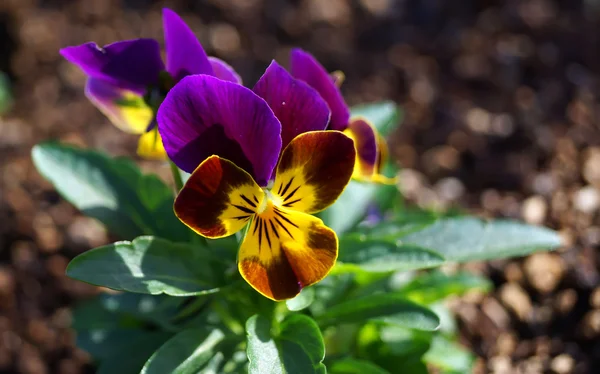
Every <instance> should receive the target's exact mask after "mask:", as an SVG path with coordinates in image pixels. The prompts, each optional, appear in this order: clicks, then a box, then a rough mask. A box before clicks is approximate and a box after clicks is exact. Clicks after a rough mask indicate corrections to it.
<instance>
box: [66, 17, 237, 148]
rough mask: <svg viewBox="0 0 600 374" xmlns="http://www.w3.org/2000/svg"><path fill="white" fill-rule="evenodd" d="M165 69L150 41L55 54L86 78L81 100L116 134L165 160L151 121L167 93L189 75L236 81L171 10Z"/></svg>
mask: <svg viewBox="0 0 600 374" xmlns="http://www.w3.org/2000/svg"><path fill="white" fill-rule="evenodd" d="M163 28H164V33H165V46H166V60H167V61H166V67H165V64H164V63H163V61H162V58H161V54H160V46H159V44H158V42H157V41H156V40H154V39H143V38H142V39H133V40H124V41H119V42H115V43H112V44H109V45H106V46H104V47H102V48H101V47H99V46H98V45H97V44H96V43H93V42H89V43H84V44H81V45H78V46H72V47H67V48H63V49H61V50H60V53H61V55H62V56H63V57H65V58H66V59H67V60H68V61H70V62H71V63H73V64H75V65H77V66H79V67H80V68H81V69H82V70H83V71H84V72H85V74H87V76H88V80H87V83H86V87H85V93H86V96H87V97H88V98H89V99H90V101H91V102H92V103H93V104H94V105H95V106H96V107H97V108H98V109H99V110H100V111H102V112H103V113H104V114H105V115H106V116H107V117H108V118H109V120H110V121H111V122H112V123H113V124H114V125H115V126H117V127H118V128H119V129H121V130H123V131H125V132H128V133H133V134H140V135H141V137H140V140H139V143H138V154H140V155H141V156H143V157H146V158H154V159H165V158H166V154H165V151H164V148H163V146H162V141H161V139H160V136H159V134H158V132H157V130H156V122H155V120H154V118H155V113H156V111H157V110H158V106H159V105H160V103H161V102H162V100H163V99H164V97H165V95H166V93H167V92H168V90H169V89H170V88H171V87H172V86H173V85H174V84H175V83H177V82H178V81H179V80H181V78H183V77H185V76H186V75H190V74H208V75H213V76H216V77H218V78H220V79H224V80H228V81H232V82H238V83H239V82H241V80H240V77H239V75H237V74H236V73H235V71H234V70H233V69H232V68H231V67H230V66H229V65H227V64H226V63H225V62H223V61H222V60H219V59H217V58H214V57H208V56H207V55H206V53H205V52H204V49H203V48H202V45H201V44H200V42H199V41H198V39H197V38H196V36H195V35H194V33H193V32H192V30H191V29H190V28H189V27H188V26H187V25H186V24H185V22H183V20H182V19H181V18H180V17H179V16H178V15H177V14H176V13H175V12H173V11H172V10H170V9H163Z"/></svg>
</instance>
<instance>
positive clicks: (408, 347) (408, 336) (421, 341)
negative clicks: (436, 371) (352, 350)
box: [356, 323, 433, 374]
mask: <svg viewBox="0 0 600 374" xmlns="http://www.w3.org/2000/svg"><path fill="white" fill-rule="evenodd" d="M432 335H433V332H431V331H418V330H413V329H408V328H404V327H399V326H392V325H375V324H373V323H368V324H366V325H365V326H363V328H362V329H361V331H360V333H359V335H358V337H357V347H356V355H357V357H359V358H364V359H369V360H370V361H372V362H373V363H375V364H376V365H378V366H380V367H382V368H384V369H386V370H388V371H390V372H392V373H397V372H401V373H407V374H408V373H410V374H417V373H423V374H426V373H428V371H427V370H426V369H425V367H424V364H423V363H422V361H421V358H422V356H423V355H424V354H425V353H426V352H427V351H428V350H429V346H430V341H431V337H432Z"/></svg>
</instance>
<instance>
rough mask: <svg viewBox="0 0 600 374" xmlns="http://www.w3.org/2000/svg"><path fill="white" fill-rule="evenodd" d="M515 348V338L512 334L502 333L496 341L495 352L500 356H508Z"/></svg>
mask: <svg viewBox="0 0 600 374" xmlns="http://www.w3.org/2000/svg"><path fill="white" fill-rule="evenodd" d="M516 348H517V337H516V336H515V335H514V334H512V333H508V332H505V333H502V334H500V335H499V336H498V339H497V340H496V352H497V354H498V355H500V356H510V355H512V354H513V352H514V351H515V349H516Z"/></svg>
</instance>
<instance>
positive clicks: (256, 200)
mask: <svg viewBox="0 0 600 374" xmlns="http://www.w3.org/2000/svg"><path fill="white" fill-rule="evenodd" d="M252 198H253V199H254V201H255V202H256V203H257V204H258V197H256V195H252Z"/></svg>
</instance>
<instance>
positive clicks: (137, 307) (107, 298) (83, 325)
mask: <svg viewBox="0 0 600 374" xmlns="http://www.w3.org/2000/svg"><path fill="white" fill-rule="evenodd" d="M183 301H184V299H182V298H179V297H178V298H175V297H168V296H164V295H158V296H153V295H144V294H135V293H122V294H118V295H109V294H100V295H98V296H97V297H95V298H94V299H92V300H88V301H85V302H83V303H80V304H79V305H77V307H76V308H75V309H74V310H73V325H72V327H73V328H74V329H76V330H78V331H83V330H98V329H107V328H117V327H135V326H141V325H142V324H145V323H154V324H156V325H164V324H165V323H168V321H169V320H170V319H171V318H173V317H174V315H175V313H176V312H177V310H178V308H179V306H180V305H181V304H182V302H183Z"/></svg>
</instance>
